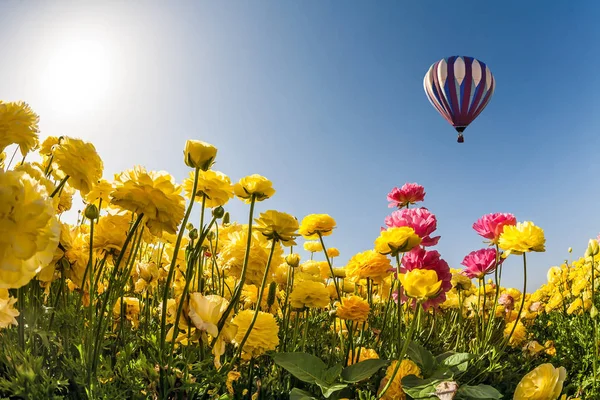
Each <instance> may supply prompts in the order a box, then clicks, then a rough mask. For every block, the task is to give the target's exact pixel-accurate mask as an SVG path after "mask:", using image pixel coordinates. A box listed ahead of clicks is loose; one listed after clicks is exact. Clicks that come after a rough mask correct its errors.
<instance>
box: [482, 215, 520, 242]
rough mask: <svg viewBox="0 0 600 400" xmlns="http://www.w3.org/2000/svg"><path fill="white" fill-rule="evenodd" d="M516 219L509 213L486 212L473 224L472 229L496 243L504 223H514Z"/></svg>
mask: <svg viewBox="0 0 600 400" xmlns="http://www.w3.org/2000/svg"><path fill="white" fill-rule="evenodd" d="M516 224H517V219H516V218H515V216H514V215H512V214H509V213H493V214H487V215H484V216H483V217H481V218H479V219H478V220H477V222H475V223H474V224H473V229H475V231H476V232H477V233H478V234H479V235H481V236H483V237H484V238H486V239H489V240H491V241H492V243H496V242H497V241H498V238H499V237H500V235H501V234H502V231H503V230H504V226H506V225H516Z"/></svg>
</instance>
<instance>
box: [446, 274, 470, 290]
mask: <svg viewBox="0 0 600 400" xmlns="http://www.w3.org/2000/svg"><path fill="white" fill-rule="evenodd" d="M451 282H452V287H455V288H457V289H460V290H469V289H471V288H472V287H473V281H471V279H470V278H469V277H468V276H466V275H463V274H461V273H453V274H452V280H451Z"/></svg>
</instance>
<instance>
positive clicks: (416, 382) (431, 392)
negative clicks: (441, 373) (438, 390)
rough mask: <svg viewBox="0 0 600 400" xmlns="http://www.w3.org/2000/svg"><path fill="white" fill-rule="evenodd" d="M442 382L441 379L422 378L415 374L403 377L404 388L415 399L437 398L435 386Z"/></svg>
mask: <svg viewBox="0 0 600 400" xmlns="http://www.w3.org/2000/svg"><path fill="white" fill-rule="evenodd" d="M440 382H441V380H440V379H432V378H429V379H421V378H418V377H416V376H415V375H408V376H405V377H404V378H402V389H403V390H404V392H405V393H406V394H408V395H409V396H410V397H412V398H413V399H429V398H434V399H435V398H436V396H435V387H436V386H437V385H438V384H439V383H440Z"/></svg>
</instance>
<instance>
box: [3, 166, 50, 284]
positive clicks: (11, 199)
mask: <svg viewBox="0 0 600 400" xmlns="http://www.w3.org/2000/svg"><path fill="white" fill-rule="evenodd" d="M59 238H60V224H59V222H58V220H57V219H56V217H55V215H54V206H53V203H52V199H50V198H49V197H48V193H47V191H46V189H45V188H44V187H43V186H41V185H40V184H38V183H37V182H36V181H35V180H34V179H33V178H31V177H30V176H29V175H28V174H26V173H24V172H19V171H8V172H3V171H0V288H5V289H10V288H19V287H21V286H23V285H25V284H27V283H28V282H29V281H30V280H31V279H32V278H33V277H34V276H35V275H36V274H37V273H38V272H39V271H40V270H41V269H42V268H44V267H45V266H47V265H48V264H49V263H50V262H51V261H52V259H53V257H54V251H55V250H56V248H57V246H58V241H59Z"/></svg>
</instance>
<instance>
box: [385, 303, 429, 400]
mask: <svg viewBox="0 0 600 400" xmlns="http://www.w3.org/2000/svg"><path fill="white" fill-rule="evenodd" d="M421 308H422V307H421V302H420V301H418V302H417V305H416V307H415V313H414V315H413V320H412V323H411V324H410V329H409V331H408V335H407V336H406V340H405V341H404V346H402V351H400V353H399V354H398V362H397V363H396V367H395V368H394V371H393V372H392V376H391V377H390V379H389V380H388V381H387V383H386V384H385V386H384V388H383V390H382V391H381V393H380V394H379V396H377V398H378V399H381V398H382V397H383V395H384V394H385V392H387V391H388V389H389V388H390V386H391V385H392V382H394V378H395V377H396V374H397V373H398V370H399V369H400V364H401V363H402V359H403V358H404V355H405V354H406V350H408V345H409V344H410V342H411V341H412V337H413V335H414V333H415V328H416V327H417V319H418V318H419V314H420V311H421Z"/></svg>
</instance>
